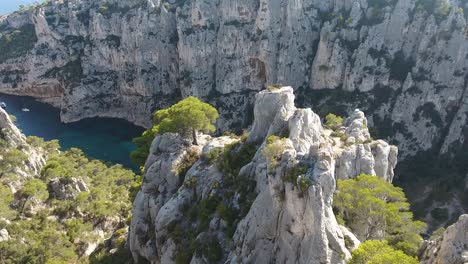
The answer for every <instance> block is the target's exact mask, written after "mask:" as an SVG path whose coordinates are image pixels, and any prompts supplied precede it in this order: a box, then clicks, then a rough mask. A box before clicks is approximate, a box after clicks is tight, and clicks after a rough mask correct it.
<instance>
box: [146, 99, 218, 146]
mask: <svg viewBox="0 0 468 264" xmlns="http://www.w3.org/2000/svg"><path fill="white" fill-rule="evenodd" d="M218 117H219V114H218V111H217V110H216V109H215V108H214V107H212V106H211V105H209V104H207V103H203V102H201V101H200V100H199V99H198V98H196V97H193V96H191V97H188V98H186V99H184V100H182V101H180V102H178V103H177V104H175V105H173V106H171V107H169V108H168V109H164V110H159V111H157V112H156V113H155V115H154V118H153V120H154V121H155V123H156V124H159V132H160V133H166V132H174V133H178V134H180V135H182V136H188V135H189V134H190V133H192V132H196V131H201V132H205V133H209V132H214V131H215V130H216V128H215V126H214V123H215V122H216V120H217V119H218ZM194 141H195V142H196V138H195V136H194Z"/></svg>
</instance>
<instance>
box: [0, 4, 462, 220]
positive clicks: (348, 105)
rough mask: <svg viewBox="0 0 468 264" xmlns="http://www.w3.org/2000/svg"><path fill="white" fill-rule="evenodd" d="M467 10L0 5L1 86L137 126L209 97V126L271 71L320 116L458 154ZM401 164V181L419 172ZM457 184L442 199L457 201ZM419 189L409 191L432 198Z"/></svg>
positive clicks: (73, 114)
mask: <svg viewBox="0 0 468 264" xmlns="http://www.w3.org/2000/svg"><path fill="white" fill-rule="evenodd" d="M430 3H435V4H433V5H431V4H430ZM467 9H468V8H467V6H466V3H464V2H463V1H456V0H454V1H445V0H442V1H429V2H428V1H421V0H392V1H370V0H355V1H349V0H335V1H323V0H298V1H287V0H279V1H267V0H238V1H233V0H212V1H204V0H186V1H183V0H171V1H160V0H131V1H128V0H126V1H123V0H112V1H107V2H106V3H104V2H102V1H97V0H94V1H84V0H73V1H48V4H44V5H42V6H38V7H36V8H34V9H32V10H29V11H24V12H17V13H13V14H10V15H7V16H2V17H0V36H1V41H0V44H1V43H4V44H5V41H6V39H7V38H8V39H12V40H13V44H12V45H6V44H5V45H4V46H2V55H1V56H0V92H6V93H11V94H21V95H31V96H34V97H37V98H41V99H42V100H44V101H47V102H50V103H52V104H54V105H55V106H57V107H59V108H60V109H61V110H62V111H61V117H62V120H63V121H66V122H70V121H75V120H79V119H82V118H85V117H91V116H108V117H122V118H125V119H127V120H129V121H131V122H134V123H136V124H140V125H144V126H150V125H151V120H150V117H151V113H152V112H154V110H156V109H160V108H163V107H167V106H169V105H171V104H172V103H174V102H177V101H178V100H180V99H181V98H183V97H186V96H189V95H194V96H198V97H200V98H202V99H203V100H204V101H207V102H209V103H211V104H213V105H215V106H216V107H217V109H219V111H220V113H221V118H220V120H219V122H218V127H219V128H220V130H225V129H227V128H229V129H231V130H240V129H242V128H246V127H248V126H249V125H250V124H251V121H252V120H251V116H252V112H255V110H254V109H253V105H254V100H255V94H256V93H257V92H258V91H259V90H262V89H263V88H264V87H266V86H268V85H271V84H275V83H280V84H284V85H290V86H292V87H294V89H295V91H296V93H297V94H298V96H297V98H296V100H297V103H298V105H300V106H301V107H312V108H313V109H314V111H315V112H317V113H319V114H320V115H321V116H324V115H325V114H327V113H328V112H335V113H338V114H340V115H343V116H348V115H351V114H352V113H353V111H354V110H355V109H356V108H359V109H361V110H362V111H364V112H365V113H366V114H367V115H368V117H369V120H368V126H369V127H371V128H373V131H376V132H377V135H378V136H379V137H381V138H385V139H386V140H388V141H389V142H391V143H393V144H397V145H398V147H399V149H400V155H399V158H400V160H401V161H406V160H407V159H408V158H411V157H413V156H414V155H416V156H422V155H424V156H422V158H420V159H418V160H423V161H424V160H428V158H426V157H430V158H431V163H435V162H433V159H432V158H434V157H437V158H443V159H449V160H455V161H456V160H457V159H459V158H460V157H463V155H465V154H466V153H467V151H468V144H467V142H466V140H465V139H466V138H467V136H468V134H467V131H468V129H467V128H468V126H467V115H466V114H467V113H468V103H467V93H466V81H465V80H466V76H467V72H466V69H467V64H468V60H467V56H468V42H467V41H466V30H465V28H466V24H467V23H466V21H467V20H466V14H468V10H467ZM18 30H19V31H18ZM18 32H19V33H18ZM21 43H28V44H21ZM1 45H3V44H1ZM3 47H5V48H3ZM284 114H287V113H284ZM258 129H260V127H259V128H258ZM355 136H357V137H358V138H355V139H356V140H359V138H367V137H368V135H355ZM353 137H354V136H353ZM382 148H385V147H383V146H382V147H379V148H377V149H373V150H372V149H370V150H369V149H366V150H363V151H364V152H369V151H371V152H372V151H374V152H379V151H380V149H382ZM301 151H302V152H303V150H301ZM358 151H361V150H356V151H355V153H357V152H358ZM350 155H351V156H353V155H359V154H350ZM442 163H444V162H442ZM400 164H403V163H400ZM408 164H410V165H412V164H414V162H413V161H409V162H408ZM423 167H424V166H423ZM449 167H450V168H454V166H452V165H450V166H449ZM405 168H406V167H405ZM379 170H380V171H385V170H386V169H385V166H383V167H382V168H379ZM402 170H403V171H402V172H401V174H402V175H403V176H404V177H405V178H406V179H407V180H406V182H405V183H403V184H405V185H404V186H405V187H406V188H410V187H411V179H413V178H414V177H416V176H415V174H421V175H419V176H418V177H420V178H424V177H425V176H427V175H425V173H423V172H421V170H416V171H408V170H407V169H402ZM454 170H455V169H454ZM466 173H467V169H466V168H464V167H463V166H462V167H461V168H459V169H458V168H457V169H456V172H454V173H453V174H454V175H466ZM392 177H393V176H392ZM456 177H457V176H453V177H452V176H449V177H447V183H446V184H447V185H450V182H453V181H454V180H455V179H454V178H456ZM433 178H437V177H436V176H434V177H433ZM421 181H423V182H425V183H427V185H428V186H427V189H428V190H430V189H435V188H436V186H437V185H438V182H437V180H427V179H426V178H424V179H423V180H421ZM407 182H409V183H407ZM459 186H461V184H456V186H455V187H454V188H452V189H454V190H455V189H456V190H455V191H452V190H450V193H452V194H453V196H454V197H451V198H450V199H451V201H450V204H463V206H465V208H466V206H467V205H466V203H464V202H463V197H462V196H461V195H460V193H462V192H463V191H464V190H462V189H460V188H459ZM457 188H458V189H457ZM430 193H431V192H428V193H424V194H421V195H423V196H424V197H425V198H427V199H426V200H425V198H424V197H423V198H421V197H418V199H416V198H413V197H410V200H411V201H412V202H415V203H423V204H424V205H423V206H422V207H426V208H429V206H427V205H428V203H434V202H433V201H432V200H431V198H430V197H431V195H429V194H430ZM429 200H431V201H429ZM434 204H435V205H434V206H436V207H437V206H438V205H441V206H442V205H443V204H444V201H440V202H439V203H434ZM463 206H456V207H453V208H451V209H450V211H451V213H450V214H451V216H449V218H450V217H452V216H454V214H459V213H460V212H461V211H463V208H464V207H463ZM457 212H458V213H457ZM452 213H453V214H452ZM425 215H426V216H427V217H428V219H429V218H430V213H429V212H426V214H425ZM422 216H423V215H420V217H422Z"/></svg>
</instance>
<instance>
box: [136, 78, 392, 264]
mask: <svg viewBox="0 0 468 264" xmlns="http://www.w3.org/2000/svg"><path fill="white" fill-rule="evenodd" d="M294 99H295V96H294V94H293V89H292V88H291V87H281V88H276V89H274V90H271V91H262V92H259V93H258V94H257V95H256V96H255V104H254V109H255V110H254V113H255V115H254V121H253V126H252V129H251V130H250V134H249V137H248V138H246V139H245V142H242V141H241V139H239V138H231V137H229V136H223V137H214V138H213V137H209V136H200V145H198V146H195V145H191V143H190V142H188V141H186V140H184V139H182V138H180V137H179V136H178V135H176V134H170V133H169V134H163V135H158V136H156V138H155V139H154V141H153V143H152V145H151V149H150V155H149V157H148V160H147V161H146V164H145V175H144V179H143V185H142V189H141V191H140V192H139V193H138V195H137V198H136V199H135V201H134V209H133V219H132V223H131V226H130V232H129V240H128V245H129V247H130V249H131V251H132V255H133V257H134V259H135V260H136V261H142V260H147V261H150V262H152V263H174V262H175V261H176V259H180V257H181V256H184V255H183V253H185V252H189V249H187V248H186V247H181V246H180V245H181V243H184V242H183V241H185V242H186V243H190V244H193V245H205V246H204V248H209V249H207V250H214V249H213V248H216V249H217V250H216V251H217V252H219V254H220V255H217V256H218V259H217V261H218V262H219V263H317V264H318V263H330V264H331V263H345V261H346V260H347V259H349V258H350V256H351V253H350V252H351V250H353V249H355V248H356V247H357V246H358V245H359V243H360V242H359V240H358V239H357V238H356V236H355V235H354V234H352V233H351V232H350V231H349V230H347V229H346V228H345V227H343V226H340V225H339V224H338V223H337V220H336V218H335V215H334V213H333V210H332V202H333V194H334V192H335V190H336V180H337V179H341V178H342V179H349V178H354V177H356V176H357V175H359V174H361V173H368V174H371V175H377V176H379V177H382V178H384V179H386V180H388V181H391V178H392V177H393V169H394V168H395V166H396V160H397V158H396V155H397V152H398V150H397V148H396V147H395V146H391V145H389V144H388V143H386V142H384V141H382V140H377V141H375V140H372V139H370V138H367V139H366V141H359V140H361V139H360V138H359V137H358V136H357V135H368V134H369V132H368V130H367V127H365V126H362V125H360V126H359V128H356V127H354V126H353V125H352V124H353V123H355V122H354V121H355V120H358V121H359V122H361V124H362V123H363V122H364V123H366V122H367V119H366V118H365V116H364V113H363V112H361V111H359V110H356V112H354V113H353V115H351V117H349V119H347V120H346V121H345V122H344V124H343V126H342V127H340V128H337V129H339V130H343V131H346V132H345V133H344V134H345V135H346V136H347V137H349V138H351V137H353V136H356V138H357V140H355V141H354V142H350V141H348V140H343V139H342V138H340V137H338V136H336V135H335V134H334V131H332V130H331V129H328V128H326V127H325V126H324V125H322V122H321V120H320V118H319V117H318V115H317V114H315V113H314V112H313V111H312V110H311V109H310V108H307V109H301V108H297V107H296V106H295V105H294V103H293V102H294ZM348 131H349V132H348ZM271 136H277V137H278V138H279V137H282V139H278V140H280V142H281V143H280V144H281V146H280V148H279V153H277V154H278V156H277V158H276V162H275V164H273V163H271V162H270V161H268V159H267V158H266V157H265V154H264V153H265V152H264V150H265V148H267V144H269V143H268V142H269V141H270V140H271V139H272V137H271ZM270 143H271V142H270ZM230 144H239V145H238V147H234V148H231V147H229V145H230ZM245 146H254V147H255V148H256V149H257V150H256V152H255V153H253V155H252V157H251V159H250V160H249V161H248V162H247V164H246V165H245V166H243V167H242V168H240V170H239V173H238V174H237V175H234V176H233V175H228V174H227V173H226V171H225V170H223V169H221V168H222V166H220V165H219V163H217V162H216V161H215V162H213V161H210V158H209V157H210V156H211V155H212V151H213V150H215V149H216V148H222V149H226V148H228V149H231V151H233V152H236V151H238V152H239V153H240V152H242V147H245ZM357 149H359V151H357ZM194 153H195V155H200V158H199V159H197V160H195V161H193V163H192V164H191V166H190V168H189V169H188V171H187V172H186V174H185V175H181V174H179V172H180V169H179V168H180V166H181V164H184V160H186V157H187V156H188V155H189V156H192V155H194ZM350 153H358V154H356V155H352V154H350ZM234 155H235V154H234ZM220 157H224V156H220ZM299 168H303V170H302V171H301V172H300V173H297V171H298V169H299ZM377 173H381V174H377ZM377 176H376V177H377ZM231 177H235V181H236V182H237V184H241V185H242V188H241V189H235V187H233V185H232V184H230V179H232V178H231ZM244 188H245V189H249V190H250V189H251V190H252V194H253V196H252V198H253V199H252V200H251V203H249V204H248V206H245V200H246V199H245V198H246V197H245V195H246V194H245V193H244V192H243V189H244ZM247 195H249V194H247ZM210 199H215V200H216V201H218V202H219V203H218V205H217V206H216V208H217V209H216V212H211V213H209V217H208V220H209V221H208V220H205V221H207V222H209V225H208V226H205V228H204V229H202V230H200V221H201V220H196V219H191V220H189V219H190V218H193V217H191V216H190V215H192V213H190V212H197V211H196V210H202V209H200V208H203V207H201V206H202V205H203V204H206V203H207V201H210ZM188 208H192V209H188ZM193 208H195V209H193ZM197 208H198V209H197ZM219 208H236V209H234V210H235V211H236V210H238V211H244V209H245V214H244V215H240V216H239V215H238V216H237V218H236V220H235V221H234V223H235V225H234V226H232V225H231V227H234V230H232V231H233V232H232V234H231V235H229V226H230V223H229V220H226V218H225V217H224V216H223V212H224V211H223V210H224V209H219ZM187 210H189V211H188V212H187ZM192 210H193V211H192ZM204 212H205V211H204ZM236 212H237V211H236ZM206 214H207V213H205V214H204V217H206ZM194 230H198V231H197V232H198V233H197V234H196V235H193V234H192V235H190V234H191V233H193V232H195V231H194ZM178 234H186V235H184V236H183V239H182V240H181V239H180V237H179V235H178ZM231 236H232V237H231ZM188 240H190V241H189V242H187V241H188ZM206 241H216V243H215V244H218V245H219V247H213V244H210V243H208V244H203V243H206ZM345 241H346V242H345ZM203 252H206V251H203V250H201V252H198V253H197V254H195V253H193V255H190V254H189V255H188V256H185V257H186V260H187V261H190V263H204V261H205V260H206V259H207V258H209V257H210V256H211V257H212V256H213V255H209V256H206V255H205V253H203ZM210 252H212V251H210Z"/></svg>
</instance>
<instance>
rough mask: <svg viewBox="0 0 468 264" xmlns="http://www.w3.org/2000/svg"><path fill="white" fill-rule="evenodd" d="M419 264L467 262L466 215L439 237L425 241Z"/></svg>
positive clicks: (462, 263) (467, 228) (467, 220)
mask: <svg viewBox="0 0 468 264" xmlns="http://www.w3.org/2000/svg"><path fill="white" fill-rule="evenodd" d="M421 250H422V252H421V256H420V260H421V264H431V263H437V264H464V263H467V262H468V215H466V214H465V215H461V216H460V218H459V219H458V221H457V222H456V223H455V224H453V225H451V226H449V227H447V230H445V232H444V233H443V234H442V235H441V237H439V238H437V239H435V240H429V241H425V242H424V245H423V247H422V248H421Z"/></svg>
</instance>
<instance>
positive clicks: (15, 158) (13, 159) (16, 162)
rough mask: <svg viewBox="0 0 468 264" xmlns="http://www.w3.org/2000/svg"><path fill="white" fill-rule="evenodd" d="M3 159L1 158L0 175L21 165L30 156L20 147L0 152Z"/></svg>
mask: <svg viewBox="0 0 468 264" xmlns="http://www.w3.org/2000/svg"><path fill="white" fill-rule="evenodd" d="M0 155H1V156H2V159H1V160H0V171H1V172H0V176H2V175H4V174H6V173H8V172H11V171H12V170H14V169H15V168H17V167H20V166H21V165H22V164H23V162H24V161H25V160H26V159H27V158H28V156H27V155H26V154H25V153H24V152H22V151H21V150H18V149H9V150H7V151H4V152H3V153H0Z"/></svg>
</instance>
